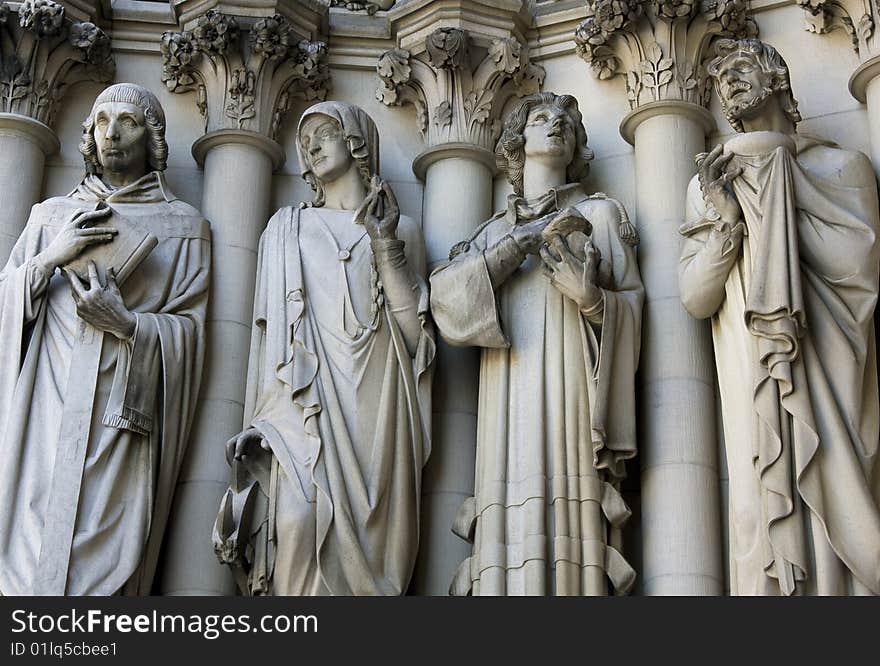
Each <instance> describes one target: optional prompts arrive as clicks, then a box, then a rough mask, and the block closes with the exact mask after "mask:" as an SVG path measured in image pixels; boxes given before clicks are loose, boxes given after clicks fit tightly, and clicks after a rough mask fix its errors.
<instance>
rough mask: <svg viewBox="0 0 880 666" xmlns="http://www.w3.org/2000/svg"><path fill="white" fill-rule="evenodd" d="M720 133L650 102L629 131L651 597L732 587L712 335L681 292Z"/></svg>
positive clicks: (694, 108)
mask: <svg viewBox="0 0 880 666" xmlns="http://www.w3.org/2000/svg"><path fill="white" fill-rule="evenodd" d="M713 127H714V122H713V119H712V116H711V114H709V112H708V111H706V110H705V109H704V108H702V107H701V106H698V105H696V104H693V103H690V102H682V101H674V100H668V101H661V102H655V103H651V104H645V105H643V106H641V107H639V108H638V109H637V110H635V111H633V112H632V113H630V114H629V115H627V116H626V117H625V118H624V120H623V123H622V124H621V134H622V135H623V137H624V138H625V139H626V140H627V141H629V142H630V143H632V144H633V145H634V146H635V166H636V178H635V182H636V216H637V219H638V224H639V233H640V234H641V239H642V240H641V244H640V245H639V264H640V266H641V271H642V281H643V282H644V284H645V294H646V299H645V309H644V319H643V323H642V331H643V338H642V360H641V366H640V376H641V387H642V388H641V396H640V398H641V400H640V405H641V407H640V410H641V411H640V418H639V433H640V434H639V449H640V452H641V453H640V455H641V462H642V539H643V543H644V552H643V569H644V570H643V572H641V575H642V587H643V590H644V594H646V595H667V594H670V595H719V594H721V593H722V591H723V587H724V581H723V568H722V559H721V557H722V556H721V511H720V506H719V489H718V451H717V438H716V425H715V409H714V402H715V396H714V357H713V351H712V335H711V330H710V328H709V323H708V322H707V321H698V320H696V319H694V318H692V317H691V316H690V315H689V314H688V313H687V312H685V310H684V308H683V307H682V305H681V301H680V299H679V290H678V259H679V254H680V253H679V246H680V235H679V232H678V228H679V226H680V225H681V224H682V223H683V222H684V216H685V195H686V192H687V186H688V183H689V181H690V179H691V177H692V176H693V174H694V173H695V171H696V167H695V165H694V155H696V154H698V153H701V152H703V151H704V150H705V137H706V134H707V133H709V132H710V131H711V130H712V129H713Z"/></svg>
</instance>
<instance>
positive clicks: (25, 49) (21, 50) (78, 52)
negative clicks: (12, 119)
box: [0, 0, 115, 126]
mask: <svg viewBox="0 0 880 666" xmlns="http://www.w3.org/2000/svg"><path fill="white" fill-rule="evenodd" d="M114 69H115V64H114V61H113V57H112V55H111V53H110V38H109V37H108V36H107V35H106V34H104V31H103V30H101V28H99V27H98V26H96V25H95V24H94V23H90V22H85V21H84V22H74V21H71V20H69V19H68V18H67V17H66V16H65V13H64V7H62V6H61V5H60V4H58V3H57V2H52V0H25V1H24V2H22V3H21V4H20V5H19V6H18V9H17V10H16V9H15V8H14V7H12V6H11V5H9V4H7V3H2V4H0V112H3V113H15V114H19V115H23V116H28V117H30V118H33V119H34V120H38V121H40V122H41V123H43V124H45V125H47V126H51V125H52V123H53V121H54V119H55V112H56V110H57V105H58V101H59V100H60V99H61V98H62V97H63V96H64V93H65V92H66V91H67V89H68V88H69V87H70V86H71V85H73V84H75V83H78V82H80V81H98V82H108V81H111V80H112V79H113V72H114Z"/></svg>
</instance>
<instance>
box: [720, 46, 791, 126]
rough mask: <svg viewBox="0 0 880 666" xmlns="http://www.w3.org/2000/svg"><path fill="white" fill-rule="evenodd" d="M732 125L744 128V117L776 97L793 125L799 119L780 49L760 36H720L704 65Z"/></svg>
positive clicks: (759, 109) (753, 113)
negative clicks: (734, 37)
mask: <svg viewBox="0 0 880 666" xmlns="http://www.w3.org/2000/svg"><path fill="white" fill-rule="evenodd" d="M707 71H708V72H709V75H710V76H711V77H712V78H713V79H714V81H715V90H717V91H718V96H719V97H720V98H721V107H722V109H723V110H724V115H725V116H726V117H727V120H728V121H729V122H730V124H731V126H732V127H733V128H734V129H735V130H736V131H737V132H742V131H743V123H742V121H743V119H744V118H748V117H750V116H752V115H755V114H757V113H759V112H760V111H761V109H763V108H764V105H766V104H769V103H772V100H774V99H776V100H778V103H779V104H780V105H781V108H782V111H783V112H784V113H785V115H786V116H788V118H789V120H791V122H792V123H793V124H795V125H797V123H798V122H800V120H801V114H800V113H798V110H797V106H798V104H797V100H796V99H795V98H794V95H793V94H792V92H791V79H790V78H789V74H788V65H787V64H786V62H785V60H783V58H782V56H781V55H779V52H778V51H777V50H776V49H774V48H773V47H772V46H770V45H769V44H765V43H764V42H762V41H761V40H759V39H721V40H719V41H718V42H717V44H716V45H715V58H713V59H712V61H711V62H710V63H709V66H708V68H707Z"/></svg>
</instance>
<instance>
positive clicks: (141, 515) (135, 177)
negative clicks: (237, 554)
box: [0, 83, 210, 595]
mask: <svg viewBox="0 0 880 666" xmlns="http://www.w3.org/2000/svg"><path fill="white" fill-rule="evenodd" d="M80 152H82V154H83V157H84V158H85V164H86V171H87V175H86V177H85V178H84V180H83V181H82V182H81V183H80V184H79V186H78V187H77V188H76V189H75V190H74V191H73V192H71V193H70V194H69V195H67V196H64V197H55V198H52V199H49V200H47V201H45V202H43V203H41V204H37V205H36V206H34V208H33V210H32V211H31V215H30V218H29V219H28V222H27V226H26V227H25V230H24V232H23V233H22V235H21V237H20V238H19V239H18V242H17V243H16V245H15V247H14V249H13V250H12V254H11V256H10V257H9V261H8V263H7V264H6V267H5V268H4V269H3V271H2V272H0V341H2V343H0V451H2V456H3V465H2V466H0V503H2V506H3V511H2V512H0V592H2V594H4V595H31V594H50V595H61V594H69V595H85V594H91V595H111V594H149V592H150V587H151V582H152V579H153V574H154V572H155V568H156V560H157V557H158V554H159V547H160V545H161V541H162V534H163V531H164V527H165V523H166V520H167V517H168V512H169V506H170V502H171V498H172V493H173V490H174V486H175V483H176V478H177V473H178V470H179V468H180V462H181V460H182V458H183V453H184V446H185V443H186V440H187V432H188V430H189V425H190V420H191V418H192V414H193V410H194V407H195V404H196V396H197V394H198V388H199V378H200V374H201V370H202V358H203V353H204V339H203V338H204V320H205V306H206V302H207V297H208V284H209V267H210V235H209V234H210V232H209V229H208V224H207V222H206V221H205V220H204V219H203V218H202V217H201V215H200V214H199V212H198V211H197V210H195V209H194V208H192V207H191V206H189V205H188V204H186V203H184V202H182V201H180V200H179V199H177V198H176V197H175V196H174V195H173V194H172V193H171V192H170V190H169V189H168V186H167V185H166V183H165V179H164V176H163V171H164V170H165V164H166V159H167V155H168V146H167V144H166V142H165V114H164V112H163V110H162V107H161V106H160V104H159V101H158V100H157V99H156V97H155V96H154V95H153V94H152V93H151V92H150V91H148V90H146V89H145V88H142V87H140V86H137V85H133V84H129V83H122V84H117V85H114V86H111V87H109V88H107V89H106V90H104V91H103V92H102V93H101V94H100V95H99V96H98V98H97V99H96V100H95V104H94V106H93V107H92V111H91V113H90V114H89V117H88V118H87V119H86V121H85V122H84V123H83V136H82V143H81V144H80Z"/></svg>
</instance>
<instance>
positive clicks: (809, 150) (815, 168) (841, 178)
mask: <svg viewBox="0 0 880 666" xmlns="http://www.w3.org/2000/svg"><path fill="white" fill-rule="evenodd" d="M799 142H801V143H802V147H800V151H799V152H798V162H799V163H800V164H801V166H803V167H804V168H805V169H807V170H808V171H810V172H812V173H815V174H816V175H819V176H822V177H824V178H829V179H832V180H836V181H838V182H839V183H840V184H841V185H844V186H847V187H866V186H869V185H873V184H874V182H875V175H874V169H873V167H872V166H871V160H870V159H868V156H867V155H865V154H864V153H863V152H861V151H858V150H849V149H846V148H841V147H840V146H838V145H837V144H835V143H832V142H831V141H827V140H824V139H821V138H820V137H813V136H810V135H804V136H802V137H799Z"/></svg>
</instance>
